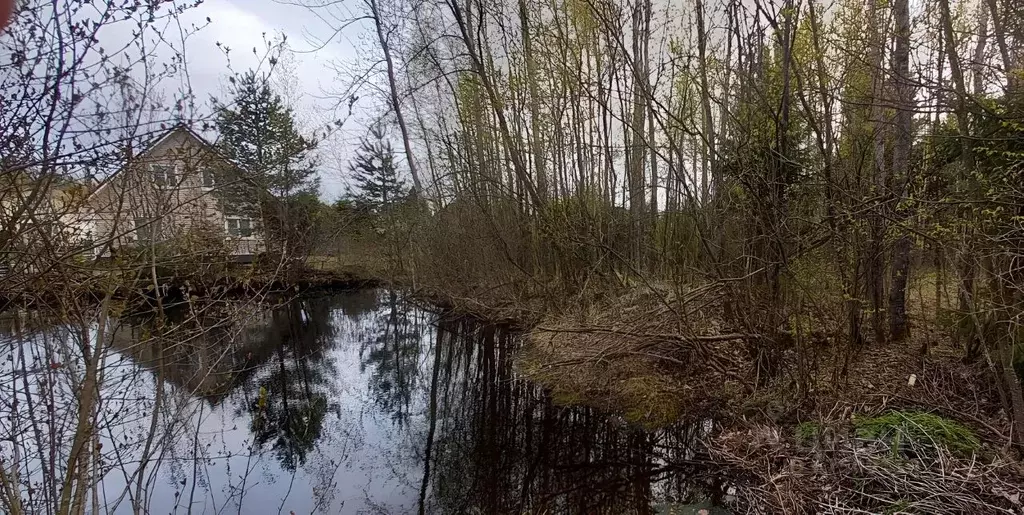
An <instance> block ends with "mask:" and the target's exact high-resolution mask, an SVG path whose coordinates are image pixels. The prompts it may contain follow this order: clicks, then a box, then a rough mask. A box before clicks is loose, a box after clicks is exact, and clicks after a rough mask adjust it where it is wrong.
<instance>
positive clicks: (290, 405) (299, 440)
mask: <svg viewBox="0 0 1024 515" xmlns="http://www.w3.org/2000/svg"><path fill="white" fill-rule="evenodd" d="M336 335H337V329H336V327H335V326H334V324H333V316H332V313H331V304H330V303H329V302H327V301H326V300H324V299H296V300H294V301H292V302H290V303H288V304H286V305H285V306H284V307H282V308H278V309H275V310H273V311H272V312H271V314H270V327H269V328H268V330H267V331H266V332H265V333H264V337H265V339H266V344H267V345H268V346H273V347H274V348H276V352H275V353H274V357H273V358H271V363H269V364H268V365H265V366H264V371H265V373H262V374H257V375H255V377H254V380H253V381H251V382H250V385H247V386H246V388H245V389H246V391H249V392H257V393H256V398H255V399H254V401H253V402H251V403H250V405H249V409H250V411H251V420H252V422H251V430H252V434H253V438H254V440H255V442H256V444H257V445H259V446H267V445H269V446H270V447H271V448H272V449H273V451H274V453H275V455H276V456H277V458H278V460H279V461H280V462H281V466H282V467H284V468H285V470H295V467H296V465H301V464H305V462H306V454H307V453H308V452H309V451H310V450H312V449H313V448H314V446H315V445H316V442H317V440H318V439H319V438H320V436H321V434H322V431H323V422H324V417H325V415H326V414H327V412H328V410H330V409H331V407H332V405H331V403H330V401H329V400H328V395H329V393H330V392H329V384H330V379H331V377H332V375H333V373H332V370H331V368H332V365H331V361H330V360H329V359H326V356H325V349H327V348H328V347H329V346H330V345H331V344H332V343H333V341H334V338H335V337H336ZM333 407H334V408H336V407H337V405H334V406H333Z"/></svg>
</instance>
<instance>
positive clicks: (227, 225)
mask: <svg viewBox="0 0 1024 515" xmlns="http://www.w3.org/2000/svg"><path fill="white" fill-rule="evenodd" d="M243 221H246V222H249V235H248V236H243V235H242V225H241V223H242V222H243ZM231 222H236V230H237V231H238V234H234V233H232V232H231ZM258 229H259V226H258V225H257V222H256V220H254V219H253V218H250V217H248V216H226V217H224V232H226V233H227V235H228V238H235V239H240V240H255V239H256V233H257V232H258Z"/></svg>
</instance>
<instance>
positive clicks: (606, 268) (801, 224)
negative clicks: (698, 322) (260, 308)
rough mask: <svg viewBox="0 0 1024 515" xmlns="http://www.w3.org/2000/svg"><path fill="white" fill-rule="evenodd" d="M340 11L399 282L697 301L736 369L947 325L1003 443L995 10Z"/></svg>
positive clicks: (1000, 28)
mask: <svg viewBox="0 0 1024 515" xmlns="http://www.w3.org/2000/svg"><path fill="white" fill-rule="evenodd" d="M365 6H366V14H367V16H368V17H369V18H370V19H372V20H373V22H374V26H375V28H376V29H377V30H376V33H377V35H378V43H379V45H380V48H381V50H382V57H383V59H384V62H385V63H386V64H387V67H386V68H387V70H386V71H387V76H386V84H387V86H389V94H388V95H387V100H388V104H389V107H390V112H391V113H393V114H394V115H397V116H396V118H397V121H398V122H399V124H400V126H401V129H402V136H403V139H404V143H405V145H404V148H405V150H406V152H407V156H406V157H407V159H408V163H409V168H411V171H412V172H413V174H414V179H415V180H416V184H417V185H420V184H421V183H422V185H423V186H422V188H423V190H424V193H425V196H426V198H428V199H429V201H430V203H431V205H432V206H433V211H434V213H435V216H433V217H430V218H429V220H428V221H427V222H424V227H423V229H422V231H420V233H419V235H420V237H419V239H418V240H417V245H415V249H416V252H414V253H412V255H411V257H410V258H409V262H410V266H414V267H415V270H416V271H417V273H419V274H420V275H421V276H424V277H433V278H435V279H436V280H438V281H440V282H442V283H446V284H448V285H466V284H472V285H477V286H485V287H486V288H493V287H498V288H500V291H503V292H505V294H508V295H511V296H513V297H514V296H516V295H525V296H529V297H532V298H537V297H541V298H544V299H547V300H548V301H549V302H550V305H558V304H560V303H561V304H564V302H563V301H564V300H566V299H578V298H587V293H588V292H591V293H592V292H598V291H608V290H609V289H614V288H619V287H622V286H626V287H640V288H645V289H650V290H658V291H664V289H665V288H668V289H669V290H670V291H671V290H674V291H675V292H676V294H677V298H680V297H681V295H678V294H680V293H681V292H685V291H692V290H693V289H695V288H701V287H708V288H711V289H714V290H715V291H716V292H717V295H718V299H717V301H716V302H717V304H716V306H720V309H719V313H717V314H716V316H718V317H720V319H721V323H722V324H723V325H724V326H725V327H727V328H732V329H734V330H736V331H739V332H741V333H743V334H747V335H752V336H751V337H749V338H747V340H746V347H745V348H746V351H747V352H748V353H749V354H750V356H751V358H752V359H753V360H754V362H755V363H756V369H757V371H758V377H762V373H763V375H764V376H767V377H771V376H773V375H775V374H777V373H778V372H779V370H778V368H779V363H780V357H781V356H782V355H783V354H784V353H786V352H788V351H791V350H792V349H793V346H794V342H799V341H800V340H801V338H802V337H801V334H800V333H801V331H804V330H807V331H812V332H814V333H815V334H824V335H825V337H826V340H827V341H828V342H830V347H831V349H832V350H835V351H837V352H838V353H839V354H840V355H843V354H845V355H847V356H850V355H853V354H855V353H856V352H858V350H859V349H862V348H864V347H865V346H869V345H882V344H883V343H885V342H888V341H904V340H906V339H907V338H908V337H910V336H911V335H912V333H914V331H915V330H917V329H920V328H921V327H923V326H924V325H925V324H927V325H928V326H929V328H936V327H947V328H952V331H951V334H953V336H954V337H955V338H957V339H958V342H959V345H960V346H961V348H962V351H963V355H964V357H966V358H968V359H969V360H976V359H979V358H983V360H984V362H985V363H987V364H988V366H989V367H990V370H991V372H992V377H993V378H996V380H997V381H998V383H999V386H1000V392H1001V394H1002V397H1003V399H1004V402H1005V404H1006V407H1007V412H1008V413H1012V414H1013V417H1014V418H1015V419H1016V420H1017V424H1016V427H1018V428H1021V427H1024V398H1022V396H1021V388H1020V382H1019V380H1018V376H1017V375H1015V374H1014V371H1013V367H1014V365H1015V364H1018V363H1019V362H1021V358H1020V356H1021V352H1022V350H1024V348H1022V347H1021V345H1020V342H1019V339H1018V334H1020V331H1019V328H1018V326H1017V319H1018V314H1019V313H1020V308H1021V301H1022V300H1024V298H1022V295H1021V286H1022V285H1024V284H1022V281H1021V274H1020V272H1019V267H1018V265H1017V264H1016V263H1017V262H1018V261H1019V259H1018V256H1019V251H1020V238H1021V231H1020V223H1019V222H1020V218H1019V217H1020V213H1019V212H1018V210H1019V207H1018V206H1019V205H1020V201H1021V200H1022V199H1020V198H1019V190H1018V187H1017V185H1016V183H1018V182H1019V179H1018V178H1019V177H1020V172H1021V162H1022V157H1024V156H1022V154H1021V152H1022V151H1024V146H1022V143H1024V132H1022V131H1024V125H1022V121H1024V120H1022V116H1021V115H1022V110H1021V102H1022V100H1024V97H1022V93H1021V88H1020V84H1021V81H1022V79H1021V59H1022V57H1024V56H1022V54H1024V23H1022V18H1021V17H1020V16H1019V13H1017V12H1016V7H1015V6H1014V4H1013V2H1010V1H1004V0H984V1H962V2H958V1H956V0H952V1H951V0H928V1H927V2H925V3H923V4H914V5H911V3H910V2H908V1H907V0H890V1H887V2H861V1H857V0H841V1H839V2H835V3H823V2H820V1H816V0H812V1H810V2H797V1H795V0H784V1H782V2H781V3H780V2H764V1H761V0H755V1H753V2H739V1H735V0H723V1H720V2H713V3H709V2H706V1H705V0H693V1H690V0H685V1H682V2H667V3H664V2H662V3H654V2H651V1H650V0H630V1H626V2H608V1H601V0H557V1H554V2H538V1H535V0H517V1H515V2H512V1H509V2H484V1H478V0H467V1H426V2H416V3H409V4H405V3H402V2H396V3H380V2H378V1H376V0H367V2H366V4H365ZM314 8H315V6H314ZM382 82H385V81H384V80H383V79H382ZM413 165H415V166H413ZM464 242H473V244H472V245H466V244H463V243H464ZM911 280H913V281H916V284H918V286H921V285H924V284H925V283H927V284H930V285H931V286H929V287H927V288H924V287H919V288H918V290H919V291H922V292H924V291H927V293H922V294H921V296H922V297H923V296H925V295H927V297H928V301H927V302H923V301H922V302H919V303H918V304H920V305H921V309H920V310H919V311H920V312H918V313H913V314H908V282H911ZM481 290H482V289H481ZM487 291H494V290H487ZM912 315H913V316H912ZM680 316H681V318H683V319H684V320H683V321H682V322H681V323H682V324H684V325H685V324H686V323H688V322H687V321H686V320H685V318H686V316H685V314H680ZM942 323H945V325H942ZM804 337H806V335H804ZM931 338H932V337H931V336H928V337H927V338H925V337H922V340H931ZM925 350H927V348H926V349H925ZM803 352H805V351H801V353H803ZM807 352H809V351H807ZM798 362H799V360H798ZM797 372H798V373H797V374H795V375H796V377H799V378H804V377H805V376H804V375H802V374H803V373H804V372H802V371H800V370H797ZM801 381H802V379H801ZM801 381H798V383H800V384H802V385H803V386H804V387H806V386H807V385H806V384H804V383H802V382H801Z"/></svg>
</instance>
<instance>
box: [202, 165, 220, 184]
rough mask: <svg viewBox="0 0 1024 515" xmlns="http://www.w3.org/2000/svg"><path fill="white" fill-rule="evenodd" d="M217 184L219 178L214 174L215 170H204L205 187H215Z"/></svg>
mask: <svg viewBox="0 0 1024 515" xmlns="http://www.w3.org/2000/svg"><path fill="white" fill-rule="evenodd" d="M216 185H217V178H216V177H215V176H214V175H213V170H210V169H206V170H203V187H204V188H211V189H212V188H213V187H214V186H216Z"/></svg>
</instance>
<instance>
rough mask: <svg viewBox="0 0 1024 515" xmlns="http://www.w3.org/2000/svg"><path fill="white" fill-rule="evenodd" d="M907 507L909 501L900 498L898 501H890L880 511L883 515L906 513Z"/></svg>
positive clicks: (908, 506) (908, 507)
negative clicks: (890, 502)
mask: <svg viewBox="0 0 1024 515" xmlns="http://www.w3.org/2000/svg"><path fill="white" fill-rule="evenodd" d="M909 509H910V503H909V502H907V501H905V500H903V499H900V500H899V501H896V502H894V503H892V505H891V506H889V507H888V508H886V509H885V511H883V512H882V513H884V514H885V515H895V514H896V513H906V512H907V510H909Z"/></svg>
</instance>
